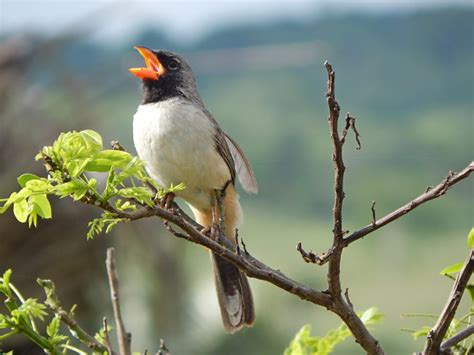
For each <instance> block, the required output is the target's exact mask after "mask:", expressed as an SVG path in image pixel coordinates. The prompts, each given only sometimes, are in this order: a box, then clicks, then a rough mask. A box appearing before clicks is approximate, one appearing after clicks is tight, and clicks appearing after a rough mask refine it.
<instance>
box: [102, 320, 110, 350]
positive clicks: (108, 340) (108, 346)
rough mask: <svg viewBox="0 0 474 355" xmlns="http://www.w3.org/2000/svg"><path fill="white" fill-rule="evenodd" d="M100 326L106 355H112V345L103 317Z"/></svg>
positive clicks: (107, 326)
mask: <svg viewBox="0 0 474 355" xmlns="http://www.w3.org/2000/svg"><path fill="white" fill-rule="evenodd" d="M102 324H103V327H104V340H105V346H106V347H107V352H108V354H113V350H112V345H111V344H110V337H109V325H108V324H107V318H105V317H104V319H103V322H102Z"/></svg>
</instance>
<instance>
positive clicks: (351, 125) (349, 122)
mask: <svg viewBox="0 0 474 355" xmlns="http://www.w3.org/2000/svg"><path fill="white" fill-rule="evenodd" d="M355 123H356V118H355V117H352V116H350V115H349V112H348V113H346V125H345V126H344V129H343V130H342V135H341V144H342V145H344V143H345V142H346V136H347V132H349V129H352V131H353V132H354V136H355V140H356V143H357V147H356V149H357V150H360V149H361V148H362V144H361V143H360V134H359V131H358V130H357V128H356V126H355Z"/></svg>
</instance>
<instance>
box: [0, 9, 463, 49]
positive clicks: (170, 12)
mask: <svg viewBox="0 0 474 355" xmlns="http://www.w3.org/2000/svg"><path fill="white" fill-rule="evenodd" d="M453 4H472V0H346V1H338V0H318V1H315V0H313V1H298V0H294V1H291V0H272V1H247V0H246V1H238V0H220V1H217V0H216V1H199V0H188V1H157V0H149V1H143V0H140V1H138V0H137V1H116V0H115V1H112V0H100V1H99V0H96V1H76V0H49V1H44V0H26V1H25V0H0V34H3V35H4V34H12V33H15V32H18V31H21V32H23V31H29V32H42V33H46V34H55V33H58V32H62V31H65V30H67V29H68V28H71V27H81V28H84V29H87V28H88V27H91V26H92V27H93V29H94V31H93V32H94V33H95V34H94V36H96V38H97V39H101V40H102V39H106V40H109V39H112V40H113V41H114V42H117V41H120V39H122V38H123V39H125V38H129V37H130V36H133V34H135V33H136V32H137V31H139V30H140V29H142V28H149V27H150V26H155V27H156V28H157V29H160V30H162V31H163V32H165V33H166V34H167V35H168V36H169V37H171V38H172V39H173V40H177V41H181V42H187V41H193V40H195V39H197V38H199V37H200V36H202V35H204V34H206V33H207V32H209V31H211V30H213V29H215V28H217V27H221V26H222V25H229V24H236V23H240V24H242V23H244V24H245V23H249V22H252V23H255V22H267V21H272V20H275V19H279V18H280V19H281V18H287V19H291V18H312V17H314V16H318V15H321V14H324V13H328V12H333V13H334V12H336V13H338V12H344V11H353V10H357V11H362V12H386V11H405V10H410V9H414V8H415V9H416V8H420V7H436V6H448V5H453Z"/></svg>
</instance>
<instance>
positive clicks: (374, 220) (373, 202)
mask: <svg viewBox="0 0 474 355" xmlns="http://www.w3.org/2000/svg"><path fill="white" fill-rule="evenodd" d="M370 210H371V211H372V226H373V227H375V225H376V222H377V217H376V215H375V201H372V206H370Z"/></svg>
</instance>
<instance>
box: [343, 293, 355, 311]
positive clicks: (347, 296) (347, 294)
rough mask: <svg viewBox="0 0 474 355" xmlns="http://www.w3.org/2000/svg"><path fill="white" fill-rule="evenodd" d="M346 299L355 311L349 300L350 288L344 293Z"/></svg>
mask: <svg viewBox="0 0 474 355" xmlns="http://www.w3.org/2000/svg"><path fill="white" fill-rule="evenodd" d="M344 297H345V298H346V302H347V304H348V305H349V307H351V309H352V310H354V305H353V304H352V302H351V299H350V298H349V288H346V292H344Z"/></svg>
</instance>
